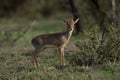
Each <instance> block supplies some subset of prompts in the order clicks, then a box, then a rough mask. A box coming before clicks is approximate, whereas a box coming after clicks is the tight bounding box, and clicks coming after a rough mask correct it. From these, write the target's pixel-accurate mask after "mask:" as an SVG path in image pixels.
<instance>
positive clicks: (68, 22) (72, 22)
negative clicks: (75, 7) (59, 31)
mask: <svg viewBox="0 0 120 80" xmlns="http://www.w3.org/2000/svg"><path fill="white" fill-rule="evenodd" d="M78 21H79V18H77V19H76V20H75V21H74V20H73V19H68V20H64V22H65V23H67V26H68V29H70V30H73V29H74V24H76V23H77V22H78Z"/></svg>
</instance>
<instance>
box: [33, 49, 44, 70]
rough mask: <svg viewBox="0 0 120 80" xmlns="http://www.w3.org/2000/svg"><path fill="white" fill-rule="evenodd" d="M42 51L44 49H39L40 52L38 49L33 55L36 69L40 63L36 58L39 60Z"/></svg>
mask: <svg viewBox="0 0 120 80" xmlns="http://www.w3.org/2000/svg"><path fill="white" fill-rule="evenodd" d="M42 50H43V49H39V50H37V49H36V50H35V51H34V52H33V54H32V63H33V65H34V66H35V68H38V67H39V63H38V61H37V59H36V58H37V55H38V53H39V52H41V51H42Z"/></svg>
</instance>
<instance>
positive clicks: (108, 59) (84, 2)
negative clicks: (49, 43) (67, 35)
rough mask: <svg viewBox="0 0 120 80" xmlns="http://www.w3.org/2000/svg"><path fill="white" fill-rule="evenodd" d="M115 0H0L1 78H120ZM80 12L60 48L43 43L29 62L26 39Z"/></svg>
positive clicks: (119, 11)
mask: <svg viewBox="0 0 120 80" xmlns="http://www.w3.org/2000/svg"><path fill="white" fill-rule="evenodd" d="M119 4H120V1H119V0H0V80H120V5H119ZM78 17H79V18H80V21H79V22H78V23H77V24H76V27H75V30H74V33H73V35H72V38H71V40H70V42H69V44H68V45H67V47H66V48H65V60H66V63H67V64H66V66H65V67H63V68H61V67H60V65H59V64H60V63H59V54H58V51H57V49H54V48H52V49H46V50H45V51H43V52H41V53H39V55H38V57H37V59H38V61H39V62H40V64H41V66H40V67H39V68H37V69H35V68H34V66H33V65H32V64H31V54H32V52H33V50H34V48H33V47H32V45H31V39H32V38H33V37H35V36H37V35H40V34H46V33H56V32H63V31H65V30H66V26H67V25H66V24H64V22H63V19H68V18H73V19H76V18H78Z"/></svg>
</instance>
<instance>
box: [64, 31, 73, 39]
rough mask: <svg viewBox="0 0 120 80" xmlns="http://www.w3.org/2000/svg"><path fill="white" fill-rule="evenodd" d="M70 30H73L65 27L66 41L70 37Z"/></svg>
mask: <svg viewBox="0 0 120 80" xmlns="http://www.w3.org/2000/svg"><path fill="white" fill-rule="evenodd" d="M72 32H73V29H67V30H66V32H65V37H66V38H67V40H68V41H69V39H70V38H71V35H72Z"/></svg>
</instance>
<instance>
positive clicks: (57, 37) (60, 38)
mask: <svg viewBox="0 0 120 80" xmlns="http://www.w3.org/2000/svg"><path fill="white" fill-rule="evenodd" d="M78 21H79V18H78V19H76V20H75V21H74V20H73V19H68V20H64V22H65V23H66V24H67V30H66V31H65V32H60V33H53V34H43V35H38V36H36V37H34V38H33V39H32V41H31V43H32V45H33V46H34V48H35V51H34V52H33V54H32V63H33V64H34V65H35V67H36V68H37V67H38V66H39V64H38V61H37V59H36V57H37V55H38V53H39V52H41V51H42V50H44V49H45V48H47V46H54V47H57V48H58V50H59V53H60V64H61V65H64V64H65V61H64V48H65V46H66V45H67V44H68V42H69V40H70V37H71V35H72V32H73V30H74V25H75V23H77V22H78Z"/></svg>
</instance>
